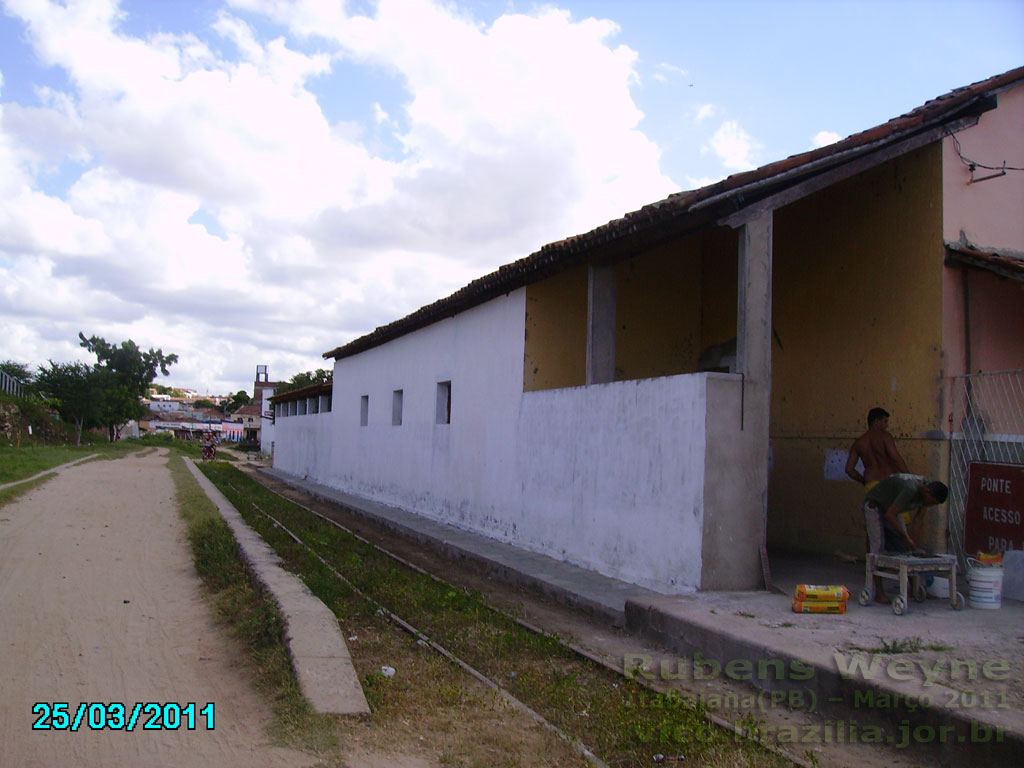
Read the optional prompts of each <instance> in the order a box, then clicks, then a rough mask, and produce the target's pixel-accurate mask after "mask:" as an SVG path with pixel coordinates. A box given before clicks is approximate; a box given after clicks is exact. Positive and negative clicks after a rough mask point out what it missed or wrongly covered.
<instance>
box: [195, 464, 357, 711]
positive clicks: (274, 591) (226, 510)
mask: <svg viewBox="0 0 1024 768" xmlns="http://www.w3.org/2000/svg"><path fill="white" fill-rule="evenodd" d="M185 464H186V465H187V466H188V468H189V470H190V471H191V472H192V474H193V475H194V476H195V478H196V480H197V481H198V483H199V485H200V487H201V488H202V489H203V491H205V493H206V495H207V496H208V497H209V498H210V500H211V501H212V502H213V503H214V504H215V505H216V506H217V509H218V511H219V512H220V514H221V516H222V517H223V518H224V520H225V521H226V522H227V524H228V526H229V527H230V528H231V532H232V533H233V534H234V537H235V540H236V541H237V542H238V546H239V547H240V548H241V550H242V557H243V558H245V561H246V563H247V565H248V566H249V568H250V570H251V571H252V573H253V575H254V576H255V577H256V580H257V581H259V582H260V584H262V585H263V587H264V588H265V589H266V590H267V591H268V592H269V593H270V594H271V595H272V596H273V598H274V600H275V601H276V602H277V604H278V607H279V608H280V610H281V614H282V616H283V617H284V621H285V635H286V636H285V641H286V642H287V644H288V652H289V654H290V655H291V659H292V667H293V668H294V669H295V675H296V677H297V678H298V680H299V687H300V688H301V689H302V694H303V695H304V696H305V697H306V698H307V699H308V700H309V702H310V704H311V705H312V706H313V708H314V709H315V710H316V711H317V712H320V713H321V714H336V715H367V714H369V713H370V708H369V706H368V704H367V703H366V697H365V696H364V694H363V688H362V685H360V683H359V676H358V675H357V674H356V670H355V667H354V666H353V665H352V657H351V656H350V655H349V652H348V646H347V645H346V644H345V638H344V637H343V636H342V634H341V629H340V628H339V627H338V620H337V618H336V617H335V615H334V613H333V612H332V611H331V609H330V608H328V607H327V606H326V605H324V604H323V603H322V602H321V601H320V600H319V599H317V598H316V596H315V595H313V593H312V592H310V591H309V588H308V587H307V586H306V585H305V584H303V583H302V581H301V580H300V579H299V578H298V577H297V576H295V575H293V574H291V573H288V572H287V571H285V570H284V569H283V568H282V567H281V565H280V562H281V561H280V558H279V557H278V556H277V555H276V554H275V553H274V551H273V550H272V549H271V548H270V547H269V546H268V545H267V544H266V542H264V541H263V539H262V538H260V536H259V534H257V533H256V532H255V531H254V530H252V529H251V528H250V527H249V526H248V525H246V524H245V521H244V520H243V519H242V516H241V515H240V514H239V513H238V510H237V509H235V508H234V507H233V506H232V505H231V502H229V501H228V500H227V499H226V498H225V497H224V494H222V493H221V492H220V491H219V490H218V489H217V487H216V486H215V485H214V484H213V483H211V482H210V481H209V479H207V477H206V475H204V474H203V473H202V472H200V471H199V470H198V469H197V468H196V466H195V464H194V463H193V462H192V460H191V459H185Z"/></svg>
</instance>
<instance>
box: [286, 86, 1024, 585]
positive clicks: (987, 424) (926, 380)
mask: <svg viewBox="0 0 1024 768" xmlns="http://www.w3.org/2000/svg"><path fill="white" fill-rule="evenodd" d="M1022 125H1024V68H1022V69H1017V70H1013V71H1011V72H1007V73H1005V74H1003V75H999V76H997V77H993V78H990V79H989V80H986V81H983V82H980V83H976V84H974V85H972V86H969V87H965V88H960V89H957V90H955V91H953V92H952V93H949V94H946V95H945V96H942V97H940V98H937V99H934V100H932V101H929V102H928V103H926V104H924V105H923V106H921V107H919V108H917V109H915V110H913V111H911V112H909V113H907V114H905V115H902V116H900V117H897V118H894V119H893V120H890V121H889V122H887V123H885V124H883V125H880V126H877V127H875V128H872V129H870V130H868V131H864V132H863V133H859V134H856V135H853V136H850V137H848V138H846V139H844V140H842V141H839V142H837V143H835V144H833V145H831V146H828V147H823V148H821V149H816V150H814V151H811V152H807V153H804V154H801V155H796V156H793V157H789V158H786V159H784V160H780V161H778V162H775V163H772V164H770V165H767V166H764V167H762V168H758V169H756V170H753V171H750V172H747V173H741V174H737V175H735V176H731V177H729V178H728V179H725V180H724V181H721V182H718V183H717V184H712V185H710V186H707V187H704V188H701V189H698V190H694V191H689V192H682V193H679V194H674V195H671V196H669V197H668V198H666V199H664V200H661V201H658V202H656V203H653V204H651V205H648V206H645V207H644V208H642V209H640V210H639V211H635V212H633V213H630V214H627V215H626V216H624V217H623V218H621V219H617V220H615V221H612V222H609V223H608V224H605V225H603V226H601V227H598V228H597V229H595V230H593V231H591V232H588V233H585V234H582V235H579V236H575V237H570V238H568V239H566V240H562V241H559V242H555V243H551V244H549V245H547V246H545V247H543V248H542V249H541V250H540V251H538V252H536V253H534V254H532V255H530V256H528V257H526V258H524V259H521V260H519V261H517V262H515V263H513V264H509V265H506V266H504V267H502V268H500V269H499V270H498V271H496V272H493V273H491V274H489V275H486V276H484V277H481V278H479V279H478V280H475V281H473V282H472V283H470V284H469V285H467V286H466V287H464V288H462V289H461V290H459V291H457V292H456V293H454V294H452V295H451V296H449V297H447V298H444V299H441V300H440V301H438V302H435V303H434V304H431V305H429V306H426V307H423V308H421V309H419V310H418V311H416V312H414V313H413V314H411V315H409V316H408V317H405V318H402V319H400V320H396V321H395V322H393V323H391V324H389V325H386V326H383V327H381V328H378V329H377V330H376V331H374V332H373V333H370V334H368V335H366V336H363V337H361V338H358V339H356V340H354V341H351V342H349V343H346V344H343V345H341V346H339V347H337V348H335V349H332V350H330V351H329V352H326V353H325V355H324V356H325V357H326V358H333V359H334V361H335V362H334V380H333V383H332V385H331V388H330V390H329V392H328V391H327V390H322V391H321V390H317V391H316V392H308V393H303V392H297V393H286V394H285V395H279V396H275V397H274V398H273V402H274V403H275V415H276V424H275V427H274V429H275V450H274V466H275V467H278V468H279V469H281V470H283V471H285V472H289V473H293V474H295V475H299V476H308V477H309V478H311V479H314V480H316V481H318V482H320V483H322V484H325V485H328V486H331V487H335V488H339V489H343V490H345V491H348V492H350V493H354V494H357V495H362V496H365V497H367V498H370V499H375V500H378V501H381V502H385V503H389V504H394V505H398V506H401V507H404V508H406V509H409V510H412V511H414V512H416V513H419V514H422V515H424V516H427V517H430V518H434V519H437V520H441V521H444V522H447V523H450V524H453V525H456V526H460V527H463V528H467V529H471V530H474V531H477V532H480V533H483V534H486V535H488V536H492V537H494V538H496V539H500V540H503V541H506V542H510V543H513V544H515V545H517V546H521V547H524V548H527V549H530V550H533V551H537V552H542V553H545V554H548V555H551V556H552V557H556V558H560V559H563V560H567V561H570V562H573V563H576V564H578V565H581V566H584V567H587V568H590V569H593V570H596V571H599V572H601V573H604V574H607V575H610V576H614V577H617V578H620V579H624V580H626V581H631V582H634V583H637V584H641V585H644V586H647V587H650V588H653V589H656V590H659V591H662V592H679V591H687V590H692V589H746V588H754V587H757V586H758V585H759V584H760V583H761V580H762V569H761V565H762V552H763V548H764V547H765V546H767V547H769V548H771V549H772V550H776V551H780V550H782V549H797V550H803V551H805V552H818V553H828V554H831V553H832V552H834V551H836V550H841V551H844V552H847V553H851V554H857V553H859V552H863V540H864V528H863V520H862V519H861V517H860V511H859V500H860V498H861V495H862V489H861V488H860V487H859V486H857V485H855V484H854V483H852V482H849V481H846V480H844V479H843V477H842V472H841V467H840V468H839V470H837V467H836V463H837V459H840V458H843V459H844V458H845V451H846V449H847V447H848V446H849V444H850V442H851V441H852V439H853V438H854V436H856V435H857V434H858V433H859V432H860V431H861V430H862V429H863V428H864V420H865V416H866V414H867V411H868V409H869V408H871V407H872V406H876V405H881V406H883V407H885V408H886V409H887V410H889V411H890V412H891V413H892V414H893V427H894V428H895V430H896V433H897V438H898V440H899V446H900V449H901V451H902V452H903V454H904V456H905V457H906V458H907V460H908V462H909V463H910V466H911V469H912V470H914V471H918V472H921V473H923V474H929V475H931V476H934V477H940V478H950V479H951V481H952V479H953V478H954V477H958V476H959V475H958V474H957V473H961V474H962V470H961V469H956V468H955V467H953V466H952V462H951V457H952V456H954V455H955V451H954V450H953V448H954V447H955V444H956V442H957V441H958V440H961V439H962V438H963V436H964V434H966V433H967V432H968V431H970V430H973V431H978V430H981V431H985V432H986V433H992V435H993V437H992V439H993V440H995V438H996V437H998V439H999V441H1001V442H1002V443H1005V444H1008V445H1016V444H1020V445H1024V435H1018V434H1016V433H1014V432H1013V429H1012V428H1010V427H1000V429H1003V430H1004V431H1003V432H1001V433H999V434H998V435H996V434H995V432H996V429H995V426H994V425H995V424H996V423H997V421H998V417H997V415H996V414H995V412H994V410H993V408H994V406H993V405H992V403H988V404H982V405H984V406H985V409H986V411H985V413H984V414H981V412H980V410H979V409H980V408H981V406H980V405H979V404H978V403H973V401H971V400H970V399H968V401H967V402H968V408H967V410H966V411H965V410H964V409H962V408H960V407H959V406H958V405H957V398H958V395H957V394H956V393H958V392H961V391H963V390H964V389H965V385H964V382H965V381H967V380H968V379H967V378H966V377H967V374H972V375H977V372H979V371H981V372H984V375H991V376H996V375H997V374H995V373H994V372H996V371H1000V370H1004V369H1019V368H1022V367H1024V334H1022V333H1021V328H1024V301H1022V297H1024V294H1022V286H1024V267H1022V265H1024V262H1022V261H1021V259H1022V257H1024V215H1022V212H1024V173H1022V172H1021V170H1020V168H1021V167H1024V130H1022V129H1021V126H1022ZM966 390H968V391H975V390H976V387H973V385H971V386H966ZM324 397H329V400H328V402H330V404H331V407H330V409H329V410H325V409H324V408H323V407H322V405H321V403H322V402H323V401H322V400H321V398H324ZM1014 398H1016V400H1014ZM1021 399H1022V395H1021V394H1020V393H1019V392H1017V393H1016V394H1012V393H1011V395H1010V396H1009V399H1008V403H1007V405H1006V407H1008V408H1011V409H1013V408H1024V402H1017V400H1021ZM314 400H315V402H316V403H317V406H318V408H317V410H316V411H313V410H311V409H310V403H311V402H314ZM972 403H973V404H972ZM968 427H969V430H968ZM1021 431H1022V432H1024V430H1021ZM1015 441H1016V442H1015ZM1020 461H1021V462H1024V457H1022V458H1021V459H1020ZM950 509H951V510H952V509H953V505H950ZM957 514H958V513H957ZM954 516H955V515H954ZM961 522H962V521H961ZM958 524H959V523H958V521H957V520H955V519H953V518H951V520H950V523H949V527H950V528H951V530H952V536H953V540H954V544H958V542H960V541H961V539H962V529H961V530H960V531H959V532H958V530H957V528H958ZM945 529H946V526H945V525H939V526H936V527H935V529H934V530H933V532H932V537H933V539H934V540H935V541H937V542H938V543H939V544H940V545H941V544H942V543H944V542H945ZM958 536H959V537H960V538H958ZM1022 546H1024V545H1022Z"/></svg>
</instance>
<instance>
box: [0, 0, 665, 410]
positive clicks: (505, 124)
mask: <svg viewBox="0 0 1024 768" xmlns="http://www.w3.org/2000/svg"><path fill="white" fill-rule="evenodd" d="M232 6H234V7H235V8H239V9H245V10H246V11H249V12H252V13H257V14H263V15H264V16H266V17H268V18H269V20H270V21H271V22H277V23H279V24H281V25H282V26H284V27H286V28H287V29H288V31H290V32H291V33H292V34H293V35H296V36H300V37H301V38H303V41H304V44H303V45H302V49H301V50H295V49H293V48H290V47H289V46H288V44H287V43H286V42H285V38H284V37H283V32H284V30H281V36H277V37H273V35H275V34H277V33H275V32H272V33H271V36H270V37H268V35H267V32H266V25H265V24H262V23H261V24H258V25H257V24H250V23H247V22H246V21H245V20H244V19H243V18H241V16H240V15H237V14H235V13H232V12H230V11H227V10H223V11H221V12H219V13H217V14H216V15H215V16H214V17H213V23H212V27H211V28H210V30H196V32H195V34H179V35H170V34H160V35H155V36H151V37H146V38H140V37H135V36H132V35H130V34H128V33H126V32H124V31H123V28H122V26H121V22H122V21H123V12H122V11H121V10H119V9H118V6H117V4H116V3H115V2H113V0H89V2H82V3H75V4H71V5H69V6H65V5H63V4H59V3H55V2H44V0H7V2H6V11H7V12H8V13H9V14H11V15H13V16H15V17H17V18H19V19H20V20H21V21H22V22H23V23H24V24H25V27H26V31H27V35H26V36H27V39H29V40H30V41H31V44H32V47H33V49H34V51H35V53H36V55H38V56H39V57H40V59H41V60H42V61H43V63H44V64H46V65H48V66H52V67H57V68H60V69H61V70H63V72H64V73H65V74H66V75H67V79H68V82H69V83H71V86H70V88H68V89H67V90H66V91H60V90H42V91H40V102H39V104H38V105H32V106H28V105H20V104H15V103H13V102H7V103H5V104H4V107H3V108H4V109H5V110H6V111H4V112H0V280H3V281H4V286H5V287H4V288H3V291H4V293H3V294H2V295H3V298H4V304H5V306H6V307H11V308H17V311H19V312H22V313H29V314H28V315H23V316H22V317H18V316H16V315H13V316H8V315H7V314H6V311H0V330H2V331H3V332H4V333H5V334H6V336H7V337H8V338H11V339H17V340H18V345H19V346H18V349H21V350H24V349H29V350H32V349H34V350H35V354H34V355H33V356H32V358H31V360H30V361H31V362H39V361H40V360H41V359H43V358H45V357H47V356H56V357H58V358H59V357H61V356H62V355H64V354H69V353H70V352H73V351H74V350H75V345H74V343H73V342H74V339H75V336H76V334H77V331H78V330H84V331H86V333H87V334H91V333H98V334H99V335H103V336H106V337H107V338H109V339H120V338H128V337H131V338H134V339H135V340H136V341H137V342H138V343H139V344H140V345H142V346H147V347H148V346H162V347H163V348H164V349H165V350H166V351H173V352H177V353H178V354H179V355H180V356H181V359H182V363H181V364H180V365H179V366H178V367H177V371H178V372H179V373H176V377H178V376H180V377H182V378H181V379H177V381H178V383H180V384H189V383H190V381H189V380H185V378H186V376H187V377H194V378H192V379H191V383H192V384H193V385H195V386H197V388H200V389H203V388H205V387H211V388H212V389H213V391H217V390H218V389H220V388H222V391H227V390H228V389H230V390H231V391H234V390H236V389H237V388H238V387H239V386H244V385H245V382H247V381H251V379H252V369H253V366H254V365H255V364H256V363H257V362H260V363H267V364H270V365H271V366H272V369H273V370H274V371H275V372H276V373H274V374H273V375H279V376H281V377H287V376H290V375H291V374H292V373H294V372H297V371H298V370H305V369H307V368H310V367H317V366H323V365H325V364H326V363H324V361H322V360H320V359H319V354H320V353H321V352H323V351H324V350H326V349H330V348H332V347H334V346H337V345H338V344H340V343H343V342H344V341H347V340H348V339H349V338H351V337H352V336H354V335H356V334H361V333H365V332H367V331H369V330H372V328H373V327H375V326H376V325H380V324H383V323H386V322H389V321H390V320H393V319H396V318H397V317H399V316H401V315H403V314H405V313H407V312H410V311H412V310H414V309H415V308H417V307H418V306H420V305H422V304H424V303H427V302H430V301H433V300H435V299H437V298H439V297H440V296H442V295H444V294H445V293H447V292H450V291H451V290H454V289H455V288H457V287H459V286H460V285H462V284H464V283H466V282H468V281H469V280H471V279H472V278H474V277H477V276H479V275H480V274H482V273H483V272H484V271H487V270H489V269H492V268H494V267H496V266H497V265H498V264H500V263H504V262H507V261H510V260H512V259H515V258H519V257H521V256H524V255H526V254H527V253H529V252H530V251H531V250H533V249H535V248H538V247H540V246H541V245H543V244H544V243H545V242H549V241H551V240H554V239H558V238H561V237H565V236H567V235H570V234H576V233H578V232H581V231H585V230H586V229H589V228H591V227H593V226H596V225H599V224H602V223H604V222H605V221H607V220H609V219H612V218H616V217H618V216H620V215H622V214H623V213H624V212H626V211H629V210H633V209H635V208H638V207H640V206H641V205H643V204H645V203H648V202H650V201H651V200H654V199H657V198H659V197H662V196H664V195H666V194H668V193H669V192H672V191H674V190H675V189H676V185H674V184H673V183H672V182H671V181H670V180H669V179H668V178H666V177H665V176H664V175H663V174H662V173H661V171H660V170H659V148H658V147H657V146H656V145H655V144H654V143H653V142H652V141H651V140H649V139H648V138H647V137H646V136H645V135H644V134H643V133H642V132H641V131H640V130H639V128H638V126H639V123H640V120H641V119H642V117H643V115H642V114H641V112H640V111H639V109H638V108H637V107H636V105H635V103H634V102H633V100H632V97H631V94H630V88H631V87H632V86H633V85H634V84H636V82H637V74H636V62H637V54H636V53H635V52H634V51H632V50H630V49H629V48H628V47H626V46H623V45H615V44H614V43H613V42H612V40H613V39H614V35H615V34H616V32H617V28H616V26H615V25H614V24H613V23H611V22H608V21H600V20H596V19H586V20H575V19H573V18H572V17H571V16H570V15H569V14H568V13H566V12H561V11H555V10H550V9H548V10H542V11H539V12H538V13H536V14H535V15H523V14H507V15H504V16H502V17H500V18H498V19H497V20H496V21H495V22H494V23H493V24H491V25H489V26H485V25H481V24H479V23H477V22H475V21H474V20H472V19H470V18H467V17H466V16H464V15H461V13H460V12H459V11H458V10H457V9H453V8H450V7H447V6H443V5H440V4H437V3H434V2H429V1H428V0H403V1H402V2H397V0H381V2H380V3H379V5H378V6H377V8H376V11H375V13H374V15H373V16H358V15H349V14H347V13H346V12H345V10H344V7H345V6H344V4H342V3H320V2H313V1H312V0H311V1H310V2H304V1H300V2H284V1H283V0H273V1H271V0H237V2H233V3H232ZM247 18H248V17H247ZM250 20H251V19H250ZM221 49H223V50H225V51H227V52H228V54H223V53H221V52H220V51H221ZM341 60H344V62H345V63H346V66H347V67H355V68H357V69H358V68H370V69H373V70H376V71H377V72H386V73H390V74H391V75H392V76H393V77H395V78H396V80H397V82H398V83H400V84H401V86H402V87H403V88H404V91H405V93H404V94H403V97H402V98H401V99H400V100H399V101H398V103H397V105H392V103H391V102H384V101H380V100H377V101H373V100H371V99H366V103H363V104H359V105H358V108H355V107H353V108H351V109H347V110H346V111H347V112H350V113H352V114H362V115H365V116H367V117H366V122H367V123H369V125H366V126H359V125H356V124H353V123H346V122H334V123H332V122H331V121H330V120H329V119H328V118H327V117H325V113H324V108H323V105H322V104H321V103H320V102H319V101H318V99H317V97H316V96H315V95H314V93H313V90H311V82H312V81H313V80H314V78H329V77H330V76H331V75H332V73H333V71H334V68H335V67H336V66H337V63H338V62H339V61H341ZM659 71H664V72H672V73H674V74H680V73H681V71H678V70H677V68H676V70H675V71H674V70H673V69H671V68H668V69H664V70H659ZM332 82H333V81H332ZM2 84H3V81H2V80H0V85H2ZM345 86H346V83H344V82H340V83H339V85H338V88H339V89H344V88H345ZM339 95H340V96H341V97H342V98H348V99H349V100H351V99H353V98H356V97H357V96H359V91H358V90H357V91H354V92H353V94H352V95H349V94H348V93H347V92H345V91H342V92H341V93H340V94H339ZM360 97H361V98H365V96H360ZM375 98H376V97H375ZM385 103H386V104H388V110H390V114H389V111H387V110H385V108H384V106H383V104H385ZM399 109H401V110H402V114H401V115H400V116H397V110H399ZM374 123H375V124H376V125H378V126H381V125H385V124H387V125H389V126H392V129H393V127H394V126H401V131H402V133H401V135H400V136H399V140H400V142H401V146H402V147H403V148H404V150H405V152H404V154H402V155H400V159H398V160H390V159H384V158H382V157H381V156H379V155H378V154H375V146H376V145H374V144H371V143H370V141H371V139H368V138H366V137H367V136H372V135H374V134H375V135H377V136H378V137H379V136H380V135H381V132H380V131H376V130H374V129H373V124H374ZM392 154H393V153H392ZM69 158H72V159H74V161H75V162H76V163H77V164H78V166H76V168H77V170H76V169H75V168H72V169H70V170H69V169H68V166H67V161H68V160H69ZM55 169H63V170H62V171H61V172H62V173H67V174H72V178H70V179H69V181H68V191H67V192H66V193H63V192H61V193H57V192H53V193H51V194H48V193H46V192H45V191H43V188H42V185H41V179H43V178H44V174H48V173H54V172H55ZM75 173H78V174H80V176H79V178H77V180H75V179H74V178H73V175H74V174H75ZM197 212H200V215H199V216H198V220H194V219H193V217H196V216H197ZM200 221H206V222H207V224H209V226H210V231H208V230H207V228H206V227H205V226H203V224H202V223H199V222H200ZM214 222H215V223H214ZM32 313H36V314H38V315H39V316H40V317H43V316H45V317H46V323H45V324H43V323H37V322H33V321H31V320H26V319H25V318H26V317H32V316H33V315H32ZM63 339H70V340H71V343H70V345H69V343H68V342H66V341H63ZM186 361H187V362H186ZM237 376H241V377H242V378H241V379H240V380H239V379H237V378H235V379H234V380H233V377H237Z"/></svg>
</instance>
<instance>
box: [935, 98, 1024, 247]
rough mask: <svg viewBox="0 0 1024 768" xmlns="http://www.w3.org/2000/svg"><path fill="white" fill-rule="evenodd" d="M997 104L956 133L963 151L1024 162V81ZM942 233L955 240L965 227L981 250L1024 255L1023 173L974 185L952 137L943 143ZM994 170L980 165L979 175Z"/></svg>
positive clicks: (985, 159)
mask: <svg viewBox="0 0 1024 768" xmlns="http://www.w3.org/2000/svg"><path fill="white" fill-rule="evenodd" d="M997 98H998V100H999V107H998V109H995V110H991V111H989V112H986V113H985V114H983V115H982V116H981V119H980V120H979V122H978V124H977V125H975V126H973V127H971V128H967V129H965V130H963V131H960V132H959V133H957V134H956V138H957V140H958V141H959V142H960V151H961V153H962V154H963V155H964V156H965V157H967V158H969V159H971V160H974V161H976V162H980V163H985V164H986V165H1002V163H1003V161H1004V160H1005V161H1006V163H1007V165H1013V166H1017V167H1018V168H1020V167H1024V84H1022V85H1017V86H1016V87H1014V88H1011V89H1010V90H1006V91H1003V92H1002V93H1000V94H998V96H997ZM942 144H943V146H942V185H943V196H942V199H943V210H942V232H943V237H944V238H945V239H946V241H947V242H957V241H958V240H959V239H960V232H961V230H962V231H964V232H965V233H966V234H967V239H968V240H970V241H971V242H972V243H974V244H975V245H977V246H978V247H979V248H981V249H982V250H1001V251H1006V250H1011V251H1016V252H1017V253H1020V254H1022V255H1024V172H1022V171H1007V173H1006V175H1005V176H1001V177H999V178H997V179H989V180H987V181H982V182H976V183H974V184H970V183H969V182H970V180H971V172H970V170H968V168H967V167H965V166H964V164H963V163H962V162H961V160H960V158H959V157H958V156H957V153H956V148H955V145H954V143H953V139H952V138H950V137H946V139H944V140H943V142H942ZM991 173H993V171H986V170H984V169H980V168H979V169H978V170H977V171H976V173H975V176H976V177H977V176H987V175H988V174H991Z"/></svg>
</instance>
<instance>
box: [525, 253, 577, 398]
mask: <svg viewBox="0 0 1024 768" xmlns="http://www.w3.org/2000/svg"><path fill="white" fill-rule="evenodd" d="M586 379H587V268H586V267H585V266H583V267H576V268H574V269H569V270H566V271H565V272H561V273H559V274H557V275H555V276H554V277H550V278H548V279H547V280H542V281H540V282H538V283H533V284H531V285H528V286H527V287H526V345H525V352H524V358H523V390H524V391H528V392H529V391H532V390H536V389H557V388H559V387H579V386H583V385H584V384H585V383H586Z"/></svg>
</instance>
